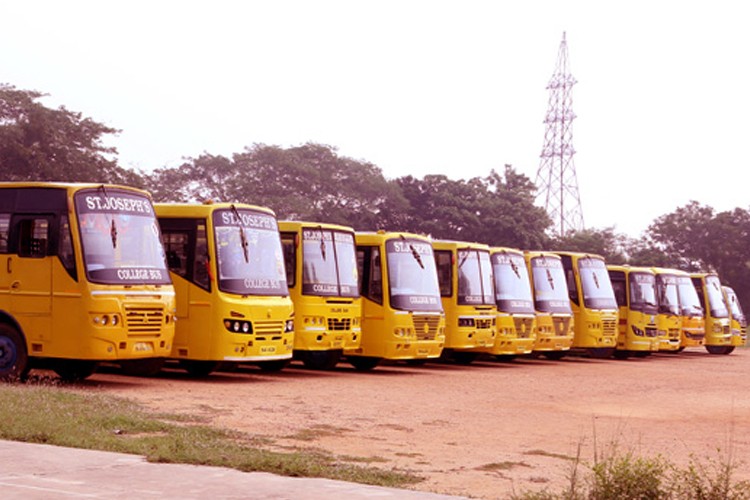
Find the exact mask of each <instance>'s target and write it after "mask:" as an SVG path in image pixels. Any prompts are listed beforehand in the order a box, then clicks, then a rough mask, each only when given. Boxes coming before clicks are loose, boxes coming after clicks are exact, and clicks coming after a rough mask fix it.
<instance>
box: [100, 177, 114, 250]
mask: <svg viewBox="0 0 750 500" xmlns="http://www.w3.org/2000/svg"><path fill="white" fill-rule="evenodd" d="M99 189H101V190H102V193H103V194H104V199H105V200H107V205H109V194H107V187H106V186H105V185H104V184H102V185H101V186H99ZM105 217H106V216H105ZM109 236H110V238H112V248H117V225H116V224H115V218H114V216H113V217H112V223H111V224H110V228H109Z"/></svg>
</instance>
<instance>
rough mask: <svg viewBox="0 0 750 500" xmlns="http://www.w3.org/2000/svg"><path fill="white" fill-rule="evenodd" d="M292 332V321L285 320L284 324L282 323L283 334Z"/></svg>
mask: <svg viewBox="0 0 750 500" xmlns="http://www.w3.org/2000/svg"><path fill="white" fill-rule="evenodd" d="M293 331H294V320H293V319H288V320H286V323H284V333H290V332H293Z"/></svg>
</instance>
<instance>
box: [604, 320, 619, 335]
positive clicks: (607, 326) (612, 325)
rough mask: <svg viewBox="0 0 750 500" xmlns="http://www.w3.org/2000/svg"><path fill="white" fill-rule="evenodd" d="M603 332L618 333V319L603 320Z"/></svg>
mask: <svg viewBox="0 0 750 500" xmlns="http://www.w3.org/2000/svg"><path fill="white" fill-rule="evenodd" d="M602 333H604V335H612V336H614V335H617V320H616V319H605V320H603V321H602Z"/></svg>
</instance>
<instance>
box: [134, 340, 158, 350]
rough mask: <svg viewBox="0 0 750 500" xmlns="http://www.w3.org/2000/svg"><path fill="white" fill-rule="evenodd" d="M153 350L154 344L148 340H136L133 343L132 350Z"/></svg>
mask: <svg viewBox="0 0 750 500" xmlns="http://www.w3.org/2000/svg"><path fill="white" fill-rule="evenodd" d="M153 350H154V346H153V344H151V343H150V342H136V343H135V345H133V352H152V351H153Z"/></svg>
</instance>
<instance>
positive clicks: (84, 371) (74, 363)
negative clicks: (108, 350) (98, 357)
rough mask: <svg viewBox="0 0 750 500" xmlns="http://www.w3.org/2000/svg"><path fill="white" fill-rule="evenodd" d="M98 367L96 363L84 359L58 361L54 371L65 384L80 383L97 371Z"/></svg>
mask: <svg viewBox="0 0 750 500" xmlns="http://www.w3.org/2000/svg"><path fill="white" fill-rule="evenodd" d="M97 365H98V363H97V362H96V361H88V360H83V359H57V360H55V361H54V363H53V365H52V370H53V371H54V372H55V373H57V375H58V376H59V377H60V380H62V381H63V382H80V381H81V380H85V379H87V378H89V377H90V376H91V375H92V374H93V373H94V372H95V371H96V367H97Z"/></svg>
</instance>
